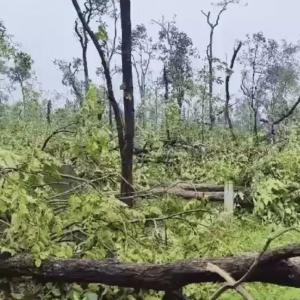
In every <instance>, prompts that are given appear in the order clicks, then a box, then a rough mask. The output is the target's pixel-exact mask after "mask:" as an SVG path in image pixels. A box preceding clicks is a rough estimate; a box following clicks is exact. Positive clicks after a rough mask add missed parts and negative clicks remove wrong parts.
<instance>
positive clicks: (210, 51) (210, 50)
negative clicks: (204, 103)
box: [208, 28, 215, 129]
mask: <svg viewBox="0 0 300 300" xmlns="http://www.w3.org/2000/svg"><path fill="white" fill-rule="evenodd" d="M213 37H214V29H213V28H212V29H211V32H210V40H209V46H208V68H209V70H208V73H209V80H208V84H209V87H208V89H209V90H208V96H209V119H210V129H213V128H214V126H215V116H214V109H213V85H214V77H213Z"/></svg>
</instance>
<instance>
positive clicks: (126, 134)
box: [72, 0, 134, 207]
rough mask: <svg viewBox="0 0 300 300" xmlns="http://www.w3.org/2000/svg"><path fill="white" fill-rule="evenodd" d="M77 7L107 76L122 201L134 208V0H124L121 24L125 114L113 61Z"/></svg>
mask: <svg viewBox="0 0 300 300" xmlns="http://www.w3.org/2000/svg"><path fill="white" fill-rule="evenodd" d="M72 3H73V6H74V8H75V10H76V12H77V15H78V17H79V19H80V21H81V23H82V25H83V28H84V30H86V32H87V33H88V34H89V36H90V38H91V40H92V42H93V43H94V45H95V48H96V50H97V52H98V54H99V56H100V58H101V63H102V67H103V70H104V76H105V80H106V87H107V94H108V99H109V101H110V104H111V106H112V108H113V111H114V115H115V120H116V125H117V132H118V142H119V150H120V156H121V175H122V176H121V200H122V198H123V200H122V201H123V202H125V203H126V204H128V205H129V206H130V207H131V206H132V205H133V194H134V189H133V174H132V169H133V144H134V99H133V82H132V63H131V48H132V45H131V19H130V0H121V1H120V6H121V24H122V67H123V85H124V117H125V120H124V121H125V122H124V124H123V117H122V113H121V110H120V108H119V105H118V103H117V101H116V98H115V95H114V91H113V84H112V78H111V72H110V68H109V63H108V60H107V57H106V55H105V52H104V49H103V48H102V46H101V44H100V43H99V41H98V39H97V36H96V35H95V33H94V32H93V31H92V30H91V28H90V27H89V25H88V24H87V22H86V20H85V17H84V15H83V13H82V11H81V9H80V6H79V4H78V1H77V0H72Z"/></svg>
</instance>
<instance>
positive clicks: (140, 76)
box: [132, 24, 157, 127]
mask: <svg viewBox="0 0 300 300" xmlns="http://www.w3.org/2000/svg"><path fill="white" fill-rule="evenodd" d="M156 49H157V45H156V44H155V43H153V40H152V38H151V37H149V36H148V33H147V29H146V27H145V25H144V24H140V25H137V26H136V27H135V29H134V30H133V32H132V50H133V55H132V62H133V67H134V70H135V73H136V77H137V82H138V87H139V93H140V100H141V107H140V108H141V114H140V115H141V119H142V123H143V126H144V127H145V121H146V118H145V100H146V85H147V77H148V74H149V67H150V63H151V61H152V60H153V59H154V57H155V55H154V51H155V50H156Z"/></svg>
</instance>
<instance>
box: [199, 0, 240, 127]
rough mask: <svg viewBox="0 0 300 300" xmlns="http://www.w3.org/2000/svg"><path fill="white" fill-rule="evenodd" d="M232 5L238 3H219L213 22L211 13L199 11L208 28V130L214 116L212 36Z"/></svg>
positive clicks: (233, 1) (212, 123)
mask: <svg viewBox="0 0 300 300" xmlns="http://www.w3.org/2000/svg"><path fill="white" fill-rule="evenodd" d="M232 3H239V1H238V0H224V1H222V2H220V3H217V6H220V7H221V9H220V10H219V12H218V14H217V17H216V19H215V20H214V21H213V20H212V16H211V12H210V11H209V12H204V11H201V12H202V14H203V15H204V16H205V18H206V22H207V24H208V25H209V27H210V33H209V43H208V46H207V49H206V56H207V60H208V73H209V81H208V84H209V119H210V129H212V128H213V127H214V125H215V121H216V118H215V115H214V108H213V88H214V61H215V58H214V54H213V48H214V34H215V29H216V27H217V26H218V25H219V22H220V18H221V16H222V14H223V13H224V12H225V11H226V10H227V8H228V5H229V4H232Z"/></svg>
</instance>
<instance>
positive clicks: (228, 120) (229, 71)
mask: <svg viewBox="0 0 300 300" xmlns="http://www.w3.org/2000/svg"><path fill="white" fill-rule="evenodd" d="M241 48H242V42H239V43H238V46H237V47H236V48H235V49H234V51H233V55H232V58H231V62H230V66H229V68H228V69H227V72H226V73H227V74H226V79H225V92H226V100H225V108H224V117H225V123H227V125H228V128H229V130H230V132H231V136H232V138H233V140H236V136H235V134H234V130H233V125H232V121H231V118H230V114H229V106H230V91H229V84H230V78H231V75H232V74H233V68H234V64H235V61H236V58H237V55H238V53H239V51H240V50H241Z"/></svg>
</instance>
